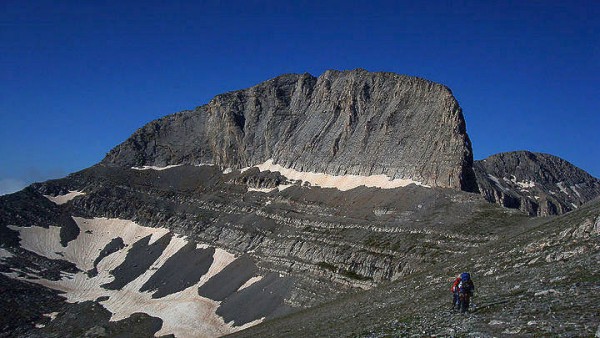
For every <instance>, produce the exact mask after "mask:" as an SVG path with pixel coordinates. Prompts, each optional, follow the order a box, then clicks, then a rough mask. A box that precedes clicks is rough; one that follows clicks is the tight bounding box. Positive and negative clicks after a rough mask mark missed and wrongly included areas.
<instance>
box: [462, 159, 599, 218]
mask: <svg viewBox="0 0 600 338" xmlns="http://www.w3.org/2000/svg"><path fill="white" fill-rule="evenodd" d="M474 169H475V174H476V176H477V184H478V185H479V190H480V191H481V194H482V195H483V196H484V197H485V199H486V200H488V201H489V202H493V203H498V204H500V205H502V206H505V207H508V208H515V209H520V210H522V211H525V212H527V213H528V214H530V215H532V216H548V215H561V214H564V213H566V212H569V211H571V210H574V209H577V208H579V207H580V206H581V205H582V204H584V203H586V202H589V201H591V200H593V199H594V198H595V197H597V196H599V195H600V180H598V179H597V178H595V177H593V176H591V175H590V174H588V173H587V172H585V171H583V170H581V169H579V168H577V167H576V166H574V165H573V164H571V163H569V162H567V161H565V160H563V159H561V158H559V157H556V156H553V155H548V154H541V153H532V152H529V151H514V152H508V153H500V154H496V155H493V156H490V157H488V158H486V159H484V160H481V161H475V165H474Z"/></svg>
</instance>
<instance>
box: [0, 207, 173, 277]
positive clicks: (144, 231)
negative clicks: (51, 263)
mask: <svg viewBox="0 0 600 338" xmlns="http://www.w3.org/2000/svg"><path fill="white" fill-rule="evenodd" d="M73 220H74V221H75V223H77V226H79V229H80V230H81V232H80V234H79V236H78V237H77V239H75V240H73V241H70V242H69V244H68V245H67V247H66V248H65V247H63V246H62V245H61V244H60V240H59V239H60V227H56V226H50V227H48V228H42V227H37V226H33V227H17V226H12V225H9V226H8V228H9V229H12V230H16V231H18V232H19V237H20V238H21V247H22V248H23V249H26V250H29V251H32V252H35V253H36V254H38V255H41V256H45V257H48V258H50V259H66V260H68V261H69V262H72V263H75V265H76V266H77V268H78V269H80V270H82V271H88V270H91V269H93V268H94V260H95V259H96V258H97V257H98V255H99V253H100V252H101V251H102V249H104V247H106V245H107V244H108V243H110V241H112V240H113V239H115V238H117V237H121V239H122V240H123V243H124V244H125V245H126V246H129V245H131V244H133V243H135V242H137V241H138V240H140V239H142V238H144V237H146V236H148V235H152V237H151V238H150V244H152V243H154V242H155V241H156V240H158V239H159V238H161V237H162V236H163V235H165V234H167V233H168V232H169V230H167V229H161V228H149V227H143V226H140V225H137V224H136V223H134V222H131V221H127V220H121V219H114V218H113V219H108V218H93V219H86V218H81V217H73ZM127 250H128V249H127ZM127 250H120V251H118V252H116V253H114V254H112V255H110V256H109V257H111V259H110V260H109V261H111V267H117V266H118V265H120V264H121V263H122V262H123V261H124V260H125V255H126V254H127ZM116 254H120V255H116ZM107 258H108V257H107ZM105 261H106V259H104V260H102V262H105ZM105 264H106V263H105Z"/></svg>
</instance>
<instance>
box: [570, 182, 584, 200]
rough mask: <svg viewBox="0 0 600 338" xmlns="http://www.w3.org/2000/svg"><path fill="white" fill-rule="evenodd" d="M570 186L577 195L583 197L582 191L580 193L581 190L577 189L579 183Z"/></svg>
mask: <svg viewBox="0 0 600 338" xmlns="http://www.w3.org/2000/svg"><path fill="white" fill-rule="evenodd" d="M569 188H571V190H573V192H574V193H575V194H576V195H577V197H579V198H581V193H579V190H577V188H578V187H577V184H575V185H572V186H570V187H569Z"/></svg>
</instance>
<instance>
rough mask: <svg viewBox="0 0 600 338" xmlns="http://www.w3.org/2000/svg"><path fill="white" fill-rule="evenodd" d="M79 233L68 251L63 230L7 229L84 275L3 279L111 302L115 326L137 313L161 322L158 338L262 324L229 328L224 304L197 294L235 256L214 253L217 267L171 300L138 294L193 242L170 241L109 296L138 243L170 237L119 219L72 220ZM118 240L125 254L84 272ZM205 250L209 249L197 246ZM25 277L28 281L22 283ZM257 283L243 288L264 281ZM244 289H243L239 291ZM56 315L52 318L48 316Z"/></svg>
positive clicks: (73, 298) (1, 253)
mask: <svg viewBox="0 0 600 338" xmlns="http://www.w3.org/2000/svg"><path fill="white" fill-rule="evenodd" d="M73 219H74V220H75V222H76V223H77V225H78V226H79V228H80V230H81V232H80V234H79V236H78V237H77V238H76V239H75V240H72V241H70V242H69V243H68V245H67V247H63V246H62V245H61V244H60V228H59V227H49V228H42V227H16V226H9V227H10V228H11V229H12V230H15V231H18V232H19V237H20V239H21V242H20V244H21V246H22V247H23V248H24V249H26V250H29V251H32V252H35V253H37V254H39V255H42V256H45V257H48V258H51V259H65V260H68V261H70V262H72V263H74V264H75V265H76V266H77V268H79V269H80V270H82V271H81V272H78V273H75V274H70V273H63V276H62V278H61V279H60V280H58V281H51V280H47V279H43V278H41V277H40V276H37V275H35V273H30V272H26V271H13V272H10V273H4V274H5V275H7V276H9V277H11V278H15V279H21V280H27V281H29V282H33V283H37V284H41V285H43V286H46V287H49V288H51V289H55V290H59V291H62V292H64V293H65V294H64V297H66V298H67V302H71V303H76V302H83V301H88V300H92V301H93V300H97V299H98V298H99V297H108V299H107V300H104V301H101V302H100V303H101V304H102V305H103V306H104V307H105V308H106V309H107V310H108V311H110V312H111V313H112V317H111V319H110V320H111V321H118V320H122V319H125V318H128V317H129V316H131V315H132V314H133V313H135V312H143V313H146V314H148V315H150V316H154V317H158V318H161V319H162V320H163V325H162V327H161V329H160V330H159V331H158V332H157V333H156V335H157V336H160V335H167V334H174V335H175V336H177V337H218V336H222V335H226V334H229V333H232V332H235V331H238V330H241V329H244V328H246V327H249V326H252V325H256V324H258V323H260V322H261V321H262V320H264V318H260V319H258V320H255V321H253V322H250V323H246V324H244V325H242V326H233V322H231V323H226V322H225V321H224V320H223V318H222V317H220V316H219V315H217V314H216V310H217V308H218V307H219V305H220V302H218V301H214V300H211V299H208V298H205V297H202V296H199V294H198V287H200V286H201V285H203V284H204V283H206V281H208V280H209V279H210V278H211V277H213V276H214V275H216V274H218V273H219V272H220V271H221V270H223V269H224V268H225V267H226V266H227V265H229V264H230V263H231V262H233V261H234V260H235V258H236V257H235V256H234V255H232V254H230V253H228V252H226V251H225V250H221V249H218V248H216V249H215V252H214V255H213V262H212V265H211V266H210V268H209V269H208V272H207V273H206V274H205V275H203V276H202V277H201V278H200V280H199V281H198V282H197V283H196V284H193V285H191V286H189V287H188V288H186V289H184V290H182V291H179V292H174V293H171V294H168V295H167V296H164V297H161V298H152V293H153V292H154V290H152V291H149V292H140V291H139V290H140V289H141V288H142V286H143V285H144V284H145V283H146V282H147V281H148V280H149V279H150V277H152V275H153V274H154V273H155V272H156V271H157V270H158V269H159V268H160V267H161V266H163V264H165V262H166V261H167V260H168V259H169V257H171V256H173V255H174V254H175V253H177V252H178V251H179V250H180V249H181V248H183V247H184V246H185V245H186V244H187V243H188V242H189V241H188V240H187V239H186V238H185V237H181V236H176V235H174V236H172V238H171V239H170V242H169V243H168V245H167V246H166V248H165V249H164V250H163V252H162V254H161V255H160V256H159V257H158V259H156V260H155V261H154V263H153V264H152V265H151V266H150V268H149V269H147V270H145V272H144V273H142V274H141V275H139V276H138V277H137V278H136V279H134V280H133V281H132V282H130V283H128V284H126V285H125V286H124V287H123V288H122V289H120V290H107V289H105V288H103V287H102V285H103V284H106V283H110V282H112V281H113V280H114V279H115V277H114V276H113V275H111V274H110V271H111V270H113V269H115V268H116V267H118V266H119V265H121V263H123V262H124V261H125V259H126V256H127V254H128V252H129V250H130V249H131V247H132V245H133V244H134V243H135V242H137V241H138V240H140V239H142V238H145V237H147V236H149V235H150V236H151V238H150V242H149V244H152V243H154V242H156V241H157V240H159V239H161V238H162V237H163V236H165V235H167V234H168V233H169V230H167V229H161V228H149V227H144V226H140V225H138V224H136V223H134V222H132V221H127V220H121V219H108V218H94V219H85V218H79V217H73ZM118 237H120V238H121V239H122V241H123V243H124V245H125V247H124V248H123V249H121V250H117V251H116V252H113V253H112V254H109V255H107V256H106V257H104V258H102V260H100V262H98V264H97V271H98V274H97V275H95V276H93V277H90V276H89V275H88V274H87V273H86V271H88V270H90V269H93V268H94V261H95V260H96V259H97V258H98V257H99V255H100V252H101V251H102V249H103V248H105V247H106V245H107V244H108V243H110V242H111V241H112V240H113V239H115V238H118ZM196 247H197V248H202V249H206V248H209V246H208V245H202V244H200V245H196ZM5 257H11V254H10V252H8V251H6V250H4V249H0V258H5ZM23 276H25V277H23ZM260 278H262V277H254V278H252V279H251V280H249V281H248V282H247V283H246V284H245V285H244V287H246V286H248V285H251V284H252V283H254V282H256V281H258V280H260ZM240 289H241V288H240ZM50 315H52V314H50Z"/></svg>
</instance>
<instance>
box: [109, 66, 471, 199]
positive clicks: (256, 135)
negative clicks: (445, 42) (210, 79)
mask: <svg viewBox="0 0 600 338" xmlns="http://www.w3.org/2000/svg"><path fill="white" fill-rule="evenodd" d="M269 159H273V162H274V163H275V164H278V165H281V166H284V167H286V168H292V169H295V170H298V171H312V172H320V173H327V174H333V175H345V174H354V175H365V176H367V175H378V174H385V175H387V176H389V177H390V178H402V179H411V180H413V181H417V182H421V183H422V184H425V185H430V186H434V187H446V188H455V189H461V190H465V191H475V190H476V188H477V186H476V183H475V176H474V173H473V170H472V163H473V155H472V149H471V143H470V141H469V138H468V136H467V133H466V126H465V120H464V117H463V115H462V111H461V108H460V106H459V105H458V102H457V101H456V99H455V98H454V96H453V95H452V93H451V91H450V90H449V89H448V88H447V87H445V86H443V85H440V84H436V83H433V82H430V81H427V80H423V79H419V78H415V77H409V76H403V75H397V74H393V73H370V72H367V71H365V70H360V69H359V70H353V71H343V72H342V71H327V72H325V73H324V74H322V75H321V76H319V77H318V78H315V77H313V76H311V75H310V74H288V75H282V76H279V77H277V78H274V79H271V80H269V81H266V82H263V83H261V84H258V85H256V86H254V87H251V88H248V89H244V90H240V91H235V92H230V93H226V94H222V95H218V96H216V97H215V98H214V99H213V100H211V101H210V102H209V103H208V104H206V105H204V106H201V107H198V108H196V109H195V110H193V111H186V112H181V113H177V114H173V115H169V116H166V117H164V118H162V119H159V120H155V121H152V122H150V123H148V124H147V125H146V126H144V127H143V128H141V129H139V130H138V131H136V132H135V133H134V134H133V135H132V136H131V137H130V138H129V139H128V140H126V141H125V142H123V143H122V144H120V145H119V146H117V147H116V148H114V149H113V150H112V151H110V153H109V154H108V155H107V156H106V158H105V159H104V160H103V161H102V163H103V164H105V165H117V166H124V167H132V166H144V165H154V166H165V165H169V164H206V163H211V164H216V165H218V166H220V167H222V168H229V167H230V168H237V169H239V168H244V167H248V166H253V165H257V164H260V163H263V162H265V161H267V160H269Z"/></svg>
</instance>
